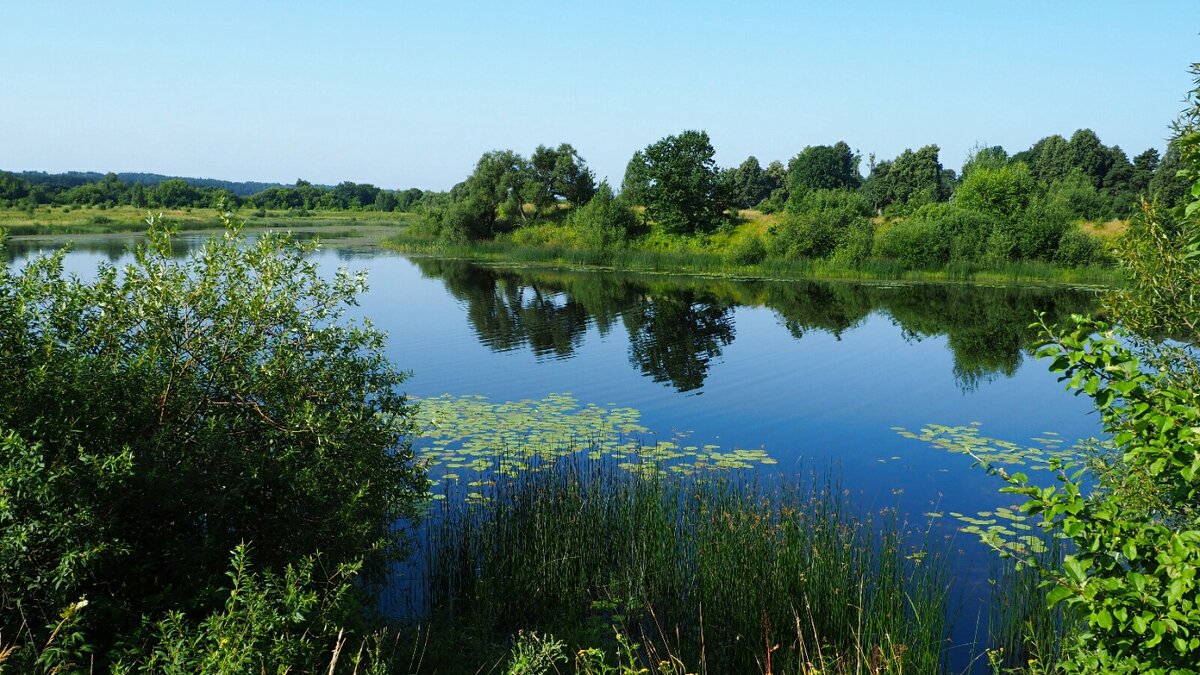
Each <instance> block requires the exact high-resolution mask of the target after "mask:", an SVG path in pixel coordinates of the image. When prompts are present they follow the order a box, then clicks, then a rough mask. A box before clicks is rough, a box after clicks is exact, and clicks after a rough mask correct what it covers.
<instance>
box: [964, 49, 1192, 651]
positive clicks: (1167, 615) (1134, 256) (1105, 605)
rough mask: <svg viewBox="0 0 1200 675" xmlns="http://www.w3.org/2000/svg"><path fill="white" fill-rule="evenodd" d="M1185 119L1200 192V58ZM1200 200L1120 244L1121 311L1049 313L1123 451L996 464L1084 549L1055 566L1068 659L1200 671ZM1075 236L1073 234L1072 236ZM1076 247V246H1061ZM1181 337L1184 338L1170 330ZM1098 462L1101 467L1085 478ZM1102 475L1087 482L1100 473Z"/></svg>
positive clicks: (1071, 375) (1050, 579)
mask: <svg viewBox="0 0 1200 675" xmlns="http://www.w3.org/2000/svg"><path fill="white" fill-rule="evenodd" d="M1192 73H1193V75H1194V76H1195V77H1196V80H1195V83H1196V89H1194V90H1193V91H1192V92H1191V94H1190V96H1189V98H1188V105H1189V107H1188V108H1187V109H1186V110H1185V111H1184V114H1183V115H1182V116H1181V118H1180V120H1179V121H1178V122H1177V123H1176V126H1175V131H1176V138H1175V141H1174V142H1175V143H1176V144H1177V147H1178V148H1179V151H1180V155H1181V161H1182V164H1183V167H1184V168H1183V170H1182V171H1181V172H1180V175H1181V177H1183V178H1185V179H1186V180H1188V181H1191V182H1192V186H1193V187H1192V194H1193V195H1200V64H1197V65H1194V66H1193V68H1192ZM1198 216H1200V199H1193V200H1191V201H1190V203H1188V204H1187V206H1186V207H1185V208H1183V209H1182V210H1181V212H1180V213H1178V214H1176V215H1174V216H1171V215H1168V214H1167V213H1165V212H1164V209H1162V208H1161V207H1159V206H1158V205H1149V206H1148V207H1147V209H1146V212H1145V217H1144V218H1143V219H1142V220H1141V222H1139V223H1137V224H1136V227H1132V228H1131V229H1130V231H1129V233H1128V234H1127V235H1126V238H1125V240H1124V241H1123V242H1121V243H1120V245H1119V246H1118V249H1117V255H1118V260H1119V262H1120V263H1121V265H1122V267H1123V268H1124V269H1125V271H1126V272H1127V274H1128V277H1129V285H1128V287H1127V288H1126V289H1124V290H1122V291H1120V292H1118V293H1115V294H1113V295H1112V296H1110V297H1109V299H1108V301H1107V304H1108V305H1109V306H1108V307H1107V309H1108V312H1109V314H1110V315H1111V316H1115V317H1116V318H1117V319H1118V320H1119V321H1120V324H1118V325H1116V326H1112V325H1108V324H1105V323H1103V322H1098V321H1093V320H1084V319H1079V320H1076V321H1075V325H1073V326H1071V327H1069V328H1067V329H1058V328H1052V327H1048V326H1045V325H1044V324H1043V330H1044V335H1045V344H1044V346H1043V347H1042V348H1041V349H1040V350H1039V352H1038V353H1039V355H1040V356H1043V357H1048V358H1052V359H1053V361H1052V363H1051V366H1050V369H1051V370H1052V371H1054V372H1056V373H1059V374H1060V379H1062V380H1064V381H1066V382H1067V383H1068V386H1069V387H1070V388H1071V389H1073V390H1075V391H1076V393H1082V394H1084V395H1087V396H1089V397H1091V398H1092V399H1093V401H1094V402H1095V405H1096V409H1097V411H1098V412H1099V413H1100V415H1101V419H1102V421H1103V423H1104V430H1105V432H1106V433H1108V434H1110V435H1111V436H1112V439H1113V445H1114V447H1115V452H1114V453H1113V454H1112V455H1111V456H1102V457H1101V458H1100V459H1099V461H1098V462H1093V463H1092V465H1091V466H1090V467H1082V468H1081V467H1077V466H1073V465H1071V464H1068V463H1064V462H1062V461H1061V460H1053V461H1052V462H1051V468H1053V469H1055V470H1057V472H1058V479H1059V484H1058V485H1054V486H1050V487H1041V486H1036V485H1031V484H1030V482H1029V479H1028V477H1027V476H1026V475H1024V474H1020V473H1014V474H1011V475H1009V474H1008V473H1007V472H1005V471H1002V470H1000V469H991V470H992V471H994V472H995V473H999V474H1000V475H1001V477H1002V478H1004V479H1005V480H1006V481H1007V482H1008V483H1009V487H1008V488H1006V491H1007V492H1012V493H1016V494H1021V495H1024V496H1025V497H1026V498H1027V501H1026V502H1025V503H1024V505H1023V506H1022V509H1023V510H1024V511H1025V512H1026V513H1028V514H1031V515H1038V516H1040V517H1041V520H1042V522H1041V525H1042V527H1043V528H1044V529H1045V530H1047V531H1048V532H1049V533H1050V534H1051V535H1055V536H1062V537H1065V538H1067V539H1069V540H1070V541H1071V543H1072V545H1073V551H1072V552H1071V553H1070V554H1068V555H1066V556H1065V557H1064V559H1063V564H1062V567H1061V568H1045V567H1043V566H1040V565H1037V563H1036V561H1030V560H1029V559H1028V558H1027V557H1026V556H1023V555H1022V553H1021V551H1020V550H1019V549H1018V550H1014V549H1013V548H1011V547H1006V546H1003V545H998V544H997V543H996V542H995V541H994V539H989V538H988V537H985V541H989V543H992V544H993V545H996V546H997V548H999V549H1000V550H1001V551H1002V552H1003V553H1005V554H1006V555H1014V554H1015V555H1016V556H1017V558H1018V560H1019V561H1020V562H1021V563H1022V564H1029V563H1030V562H1033V564H1034V566H1036V567H1037V568H1038V569H1039V570H1040V571H1041V572H1042V575H1043V580H1044V582H1043V583H1044V587H1045V588H1047V589H1049V590H1048V591H1047V598H1048V600H1049V601H1050V603H1051V604H1052V605H1055V604H1058V603H1063V605H1065V606H1066V609H1067V611H1069V612H1071V613H1073V615H1074V616H1075V617H1076V618H1078V619H1079V620H1081V623H1082V625H1083V626H1084V630H1083V632H1082V633H1081V634H1080V635H1078V637H1077V641H1076V644H1075V645H1074V648H1073V651H1072V653H1071V654H1070V655H1069V657H1068V659H1067V661H1068V663H1065V664H1061V665H1062V666H1063V670H1065V671H1066V672H1077V673H1117V674H1124V673H1155V674H1158V673H1195V672H1197V664H1198V663H1200V452H1198V448H1200V358H1198V357H1197V353H1196V345H1200V321H1198V319H1197V317H1200V292H1198V290H1200V266H1197V265H1196V257H1197V255H1200V217H1198ZM1064 239H1065V237H1064ZM1063 248H1066V247H1063ZM1163 336H1171V337H1173V338H1175V339H1176V341H1165V340H1163V339H1162V337H1163ZM1087 468H1091V469H1093V471H1092V477H1091V480H1087V479H1086V478H1085V473H1086V469H1087ZM1089 483H1091V484H1092V485H1095V488H1094V489H1092V490H1090V491H1089V489H1088V488H1089V487H1091V485H1089Z"/></svg>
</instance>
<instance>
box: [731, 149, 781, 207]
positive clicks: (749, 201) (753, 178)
mask: <svg viewBox="0 0 1200 675" xmlns="http://www.w3.org/2000/svg"><path fill="white" fill-rule="evenodd" d="M731 179H732V181H731V182H732V187H731V189H732V192H733V194H732V198H733V203H734V206H737V207H738V208H741V209H749V208H752V207H754V206H757V205H758V203H759V202H761V201H762V200H764V199H766V198H767V197H770V196H771V190H772V189H773V187H772V186H771V180H770V177H768V176H767V173H766V172H765V171H763V168H762V165H761V164H759V163H758V158H757V157H754V156H753V155H751V156H750V157H747V158H746V161H744V162H742V163H741V164H740V165H738V168H736V169H733V170H732V174H731Z"/></svg>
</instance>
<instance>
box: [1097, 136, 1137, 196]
mask: <svg viewBox="0 0 1200 675" xmlns="http://www.w3.org/2000/svg"><path fill="white" fill-rule="evenodd" d="M1132 178H1133V164H1132V163H1130V161H1129V155H1126V154H1125V151H1124V150H1122V149H1121V146H1119V145H1114V146H1112V147H1111V148H1109V149H1108V172H1107V173H1105V174H1104V179H1103V180H1101V181H1100V186H1101V187H1103V188H1104V191H1105V192H1107V193H1108V194H1110V195H1118V194H1122V193H1127V192H1130V189H1129V181H1130V179H1132ZM1130 201H1131V202H1132V201H1133V200H1132V199H1131V200H1130Z"/></svg>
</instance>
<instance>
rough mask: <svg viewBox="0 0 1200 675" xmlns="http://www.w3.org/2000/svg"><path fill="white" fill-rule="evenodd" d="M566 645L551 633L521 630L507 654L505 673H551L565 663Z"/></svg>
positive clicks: (543, 674)
mask: <svg viewBox="0 0 1200 675" xmlns="http://www.w3.org/2000/svg"><path fill="white" fill-rule="evenodd" d="M567 662H568V659H567V653H566V645H565V644H564V643H563V642H562V641H561V640H556V639H554V636H553V635H545V636H542V635H538V634H537V633H525V632H521V633H519V634H518V635H517V642H516V644H514V645H513V648H512V652H511V653H510V654H509V661H508V665H507V666H506V667H505V669H504V672H505V675H551V673H558V672H559V670H558V664H560V663H567Z"/></svg>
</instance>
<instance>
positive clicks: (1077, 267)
mask: <svg viewBox="0 0 1200 675" xmlns="http://www.w3.org/2000/svg"><path fill="white" fill-rule="evenodd" d="M546 153H550V154H552V155H554V159H553V161H548V160H545V159H544V157H545V155H546ZM555 153H565V154H562V155H561V157H563V158H565V159H561V160H560V159H559V155H558V154H555ZM938 153H939V150H938V147H937V146H936V145H928V146H924V147H922V148H919V149H917V150H916V151H913V150H906V151H905V152H903V153H901V154H900V155H899V156H897V157H896V158H894V159H891V160H881V161H876V160H875V158H874V157H871V158H870V159H869V160H868V166H867V169H868V175H867V176H865V177H864V176H863V175H862V174H861V173H860V166H861V164H862V161H861V156H860V155H858V154H857V153H855V152H854V151H853V150H851V148H850V146H849V145H847V144H846V143H844V142H838V143H835V144H833V145H828V146H809V147H807V148H804V149H803V150H802V151H801V152H800V153H799V154H797V155H796V156H794V157H793V158H792V159H791V160H789V161H788V163H787V165H786V167H785V165H784V164H783V163H782V162H778V161H775V162H772V163H771V164H770V165H769V166H768V167H767V168H765V169H764V168H763V167H762V165H761V164H760V162H759V161H758V160H757V159H756V158H754V157H750V158H747V159H746V161H745V162H743V163H742V164H741V165H739V166H738V167H737V168H731V169H721V168H720V167H718V166H717V165H716V163H715V160H714V154H715V151H714V149H713V146H712V143H711V142H710V140H709V137H708V134H706V133H704V132H702V131H693V130H689V131H684V132H682V133H680V134H677V135H672V136H667V137H665V138H663V139H661V140H659V141H657V142H655V143H652V144H650V145H649V146H647V147H646V148H644V149H643V150H639V151H637V152H636V153H634V156H633V158H632V159H631V160H630V161H629V164H628V166H627V168H626V171H625V176H624V179H623V181H622V183H621V189H620V193H619V194H618V193H617V192H616V191H615V190H614V189H613V187H612V186H610V185H609V184H608V183H607V182H601V183H599V184H598V185H596V184H594V181H593V179H592V175H591V172H590V170H589V169H587V167H586V164H585V163H584V160H583V159H582V158H581V157H580V156H579V155H578V153H577V152H575V150H574V149H573V148H571V146H570V145H566V144H564V145H562V146H559V148H558V149H557V150H550V149H547V148H546V147H545V146H539V147H538V148H537V149H536V150H535V152H534V154H533V155H532V156H531V158H529V159H526V158H525V157H523V156H521V155H520V154H517V153H515V152H513V151H510V150H506V151H497V152H490V153H486V154H485V155H484V156H483V157H482V158H481V159H480V161H479V163H478V164H477V165H476V167H475V171H474V172H473V173H472V174H471V176H469V177H468V178H467V179H466V180H465V181H464V182H462V183H460V184H458V185H456V186H455V187H454V189H452V190H451V191H450V193H449V195H448V196H447V198H446V199H445V201H444V203H442V204H440V205H436V206H433V207H431V208H430V209H428V210H427V211H426V213H425V214H424V216H423V217H422V218H421V219H420V220H419V221H418V225H417V226H415V227H414V228H411V229H410V230H409V231H407V232H405V233H404V234H403V235H401V236H399V237H397V238H396V239H395V240H393V242H392V245H393V246H396V247H397V248H401V249H402V250H408V251H414V252H437V253H440V254H448V255H460V256H469V257H472V258H482V259H503V260H510V261H512V260H515V261H522V262H535V261H541V262H554V263H558V264H564V263H565V264H597V265H607V266H612V267H616V268H618V269H633V270H670V271H692V272H703V273H719V274H735V275H743V276H790V277H796V276H820V277H838V278H896V277H903V278H913V277H920V278H933V279H947V278H948V279H984V280H988V279H1013V278H1025V277H1035V278H1041V279H1047V280H1058V281H1111V280H1113V279H1114V278H1115V275H1114V274H1112V273H1111V271H1109V270H1110V268H1111V264H1112V258H1111V255H1110V253H1109V248H1110V240H1111V239H1112V238H1113V237H1114V235H1115V234H1116V233H1118V232H1120V231H1121V230H1122V229H1123V227H1124V224H1125V221H1126V220H1127V219H1128V218H1129V217H1130V216H1132V215H1133V214H1134V212H1135V210H1136V208H1137V202H1138V198H1139V195H1143V196H1147V197H1152V198H1154V199H1157V200H1158V202H1159V203H1161V204H1163V205H1164V206H1167V207H1169V206H1170V205H1172V204H1174V203H1175V202H1177V201H1179V200H1180V199H1181V198H1182V195H1183V194H1184V193H1185V191H1186V185H1184V184H1183V183H1181V181H1180V180H1179V179H1178V178H1176V176H1175V172H1176V171H1177V170H1178V168H1179V148H1178V146H1177V145H1176V144H1172V145H1171V146H1170V147H1169V149H1168V152H1167V154H1166V156H1164V157H1163V158H1161V160H1160V157H1159V154H1158V152H1157V151H1156V150H1153V149H1151V150H1147V151H1145V152H1143V153H1141V154H1139V155H1138V156H1137V157H1135V158H1134V159H1133V160H1132V161H1131V160H1130V159H1129V158H1128V156H1127V155H1126V154H1125V152H1124V151H1123V150H1121V148H1119V147H1117V146H1112V147H1109V146H1105V145H1104V144H1103V143H1102V142H1101V141H1100V139H1099V138H1098V137H1097V136H1096V134H1095V133H1093V132H1092V131H1090V130H1088V129H1081V130H1078V131H1076V132H1075V133H1074V134H1072V136H1071V138H1070V139H1069V140H1068V139H1065V138H1063V137H1062V136H1058V135H1054V136H1048V137H1046V138H1044V139H1042V140H1040V141H1038V142H1037V143H1035V144H1034V145H1033V146H1032V147H1030V148H1028V149H1026V150H1023V151H1021V152H1018V153H1015V154H1014V155H1012V156H1011V157H1010V156H1009V154H1008V153H1007V151H1005V150H1004V149H1003V148H1001V147H998V146H995V147H980V148H976V149H975V150H974V151H973V152H972V154H971V156H970V157H968V158H967V161H966V162H965V163H964V165H963V167H962V170H961V174H959V173H956V172H955V171H953V170H951V169H947V168H945V167H944V166H943V165H942V163H941V160H940V158H939V156H938ZM560 161H561V164H556V162H560ZM555 171H560V172H564V171H565V172H570V179H569V180H571V181H574V183H573V184H574V186H575V187H574V188H573V193H572V194H573V196H571V195H568V192H567V191H566V190H564V189H563V188H562V187H561V184H562V183H563V181H564V180H566V179H565V178H564V177H562V176H559V175H557V174H556V173H555ZM579 185H584V186H588V185H590V186H591V187H586V188H580V187H579ZM556 186H558V187H556Z"/></svg>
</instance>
